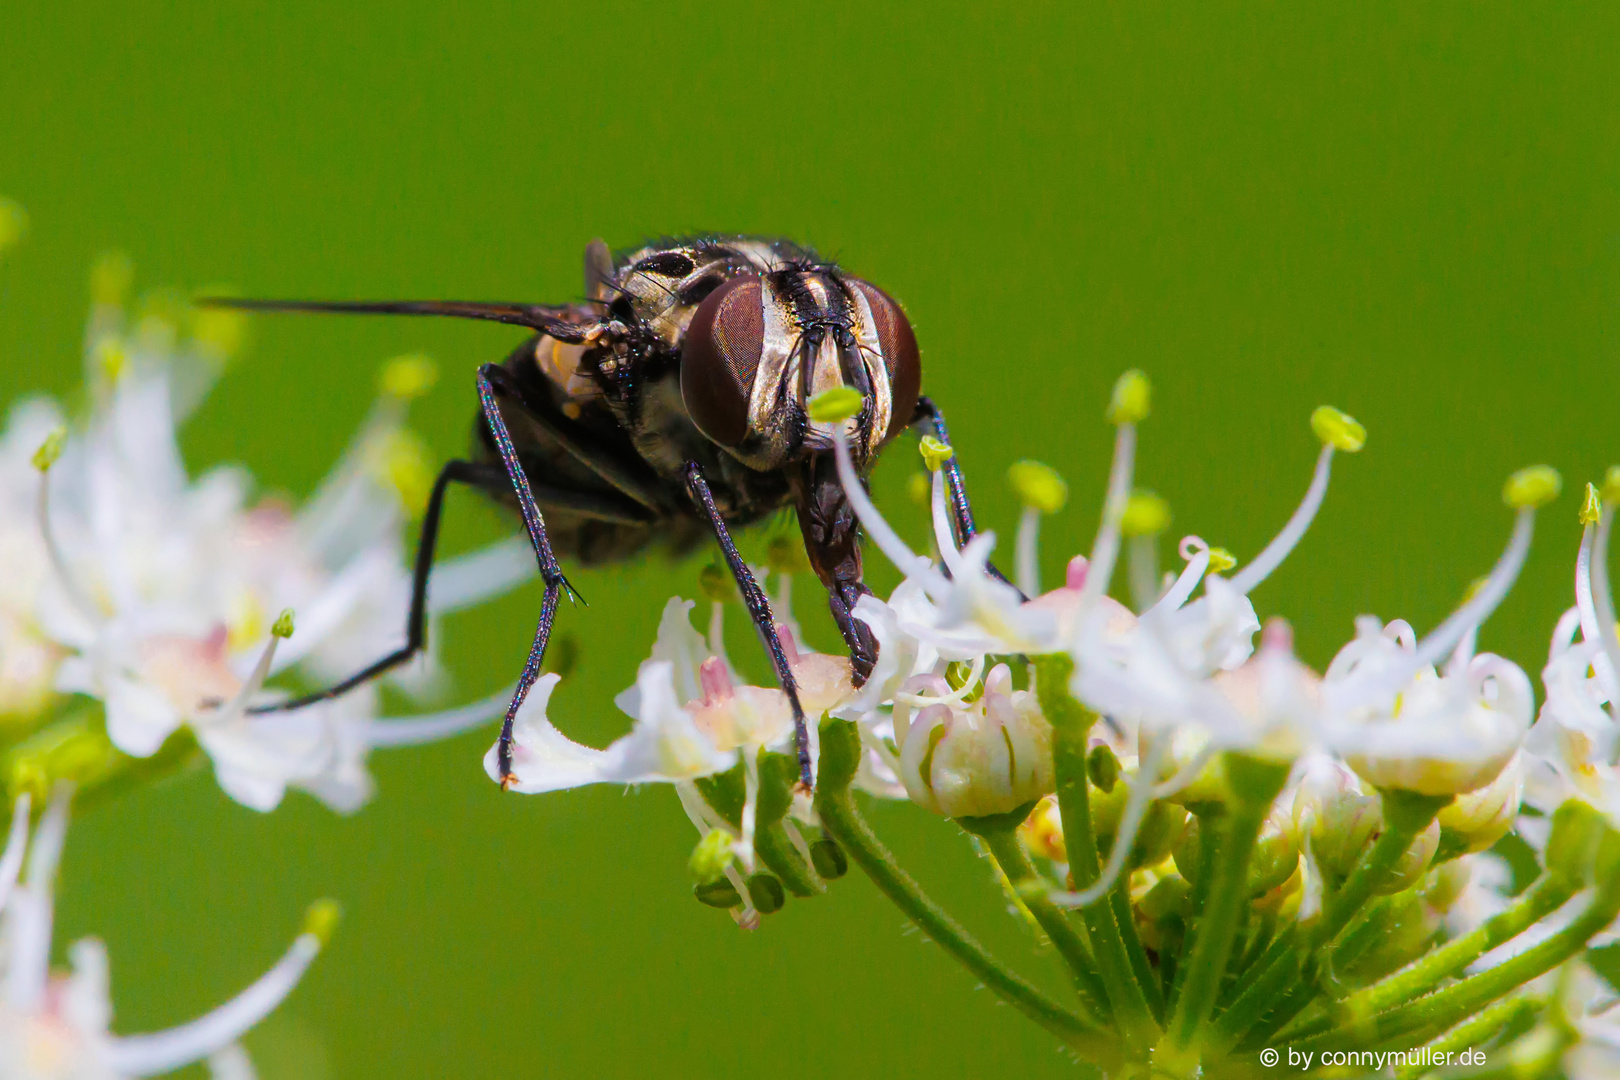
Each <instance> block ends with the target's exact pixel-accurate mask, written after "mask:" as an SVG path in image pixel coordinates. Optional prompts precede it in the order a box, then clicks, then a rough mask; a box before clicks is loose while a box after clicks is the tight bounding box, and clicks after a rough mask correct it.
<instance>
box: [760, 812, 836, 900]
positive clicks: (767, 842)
mask: <svg viewBox="0 0 1620 1080" xmlns="http://www.w3.org/2000/svg"><path fill="white" fill-rule="evenodd" d="M754 854H755V855H758V856H759V861H760V862H762V863H764V864H765V867H766V869H768V870H769V871H770V872H771V873H773V874H775V875H776V876H777V877H779V878H781V879H782V884H784V885H786V886H787V890H788V892H790V893H792V894H793V895H794V896H814V895H816V894H817V893H821V892H826V891H827V887H826V886H825V885H823V884H822V883H821V882H819V881H817V880H816V878H815V877H814V876H813V875H812V874H811V872H810V867H808V866H807V865H805V861H804V859H803V858H802V857H801V856H800V855H799V852H798V849H797V848H795V847H794V846H793V841H792V840H789V839H788V834H787V830H786V829H785V828H783V827H782V823H781V822H780V821H777V822H773V823H772V824H770V825H767V826H765V827H764V828H762V829H758V830H757V831H755V833H754Z"/></svg>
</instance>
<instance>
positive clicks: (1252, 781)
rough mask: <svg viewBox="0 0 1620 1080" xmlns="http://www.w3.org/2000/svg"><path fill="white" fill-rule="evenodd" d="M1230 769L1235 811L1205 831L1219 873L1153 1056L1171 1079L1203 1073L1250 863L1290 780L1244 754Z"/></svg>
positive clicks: (1231, 760) (1234, 757) (1232, 758)
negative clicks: (1203, 1042)
mask: <svg viewBox="0 0 1620 1080" xmlns="http://www.w3.org/2000/svg"><path fill="white" fill-rule="evenodd" d="M1226 768H1227V776H1228V778H1229V779H1230V782H1231V788H1232V790H1233V792H1234V793H1240V794H1238V796H1237V798H1235V799H1234V801H1233V803H1232V804H1231V806H1230V807H1229V809H1228V812H1227V814H1226V819H1225V822H1224V824H1223V827H1222V828H1221V829H1219V830H1214V829H1210V830H1207V831H1206V830H1204V829H1202V828H1201V829H1200V832H1199V839H1200V842H1201V843H1204V844H1218V845H1219V848H1218V850H1217V851H1216V854H1215V857H1214V874H1213V876H1212V878H1211V880H1210V883H1209V894H1208V899H1207V900H1206V901H1205V903H1204V911H1203V914H1202V915H1201V916H1199V919H1198V924H1197V927H1196V928H1195V930H1194V932H1193V933H1194V938H1193V946H1192V949H1191V951H1190V952H1189V954H1188V959H1187V964H1186V967H1187V973H1186V976H1185V977H1184V978H1183V980H1182V986H1181V993H1180V994H1179V995H1177V997H1176V1009H1175V1012H1174V1013H1173V1014H1172V1015H1171V1017H1170V1023H1169V1025H1168V1026H1167V1028H1166V1030H1165V1037H1164V1040H1163V1041H1162V1042H1161V1043H1160V1045H1159V1046H1158V1047H1156V1048H1155V1049H1154V1051H1153V1064H1154V1068H1155V1069H1158V1070H1162V1071H1164V1072H1166V1073H1170V1074H1188V1075H1190V1074H1192V1073H1193V1072H1194V1071H1196V1069H1197V1065H1198V1060H1199V1057H1200V1052H1199V1051H1200V1047H1199V1037H1200V1035H1201V1034H1202V1033H1203V1029H1204V1027H1205V1025H1206V1024H1207V1023H1208V1021H1209V1017H1210V1013H1211V1012H1213V1011H1214V1008H1215V999H1216V998H1217V997H1218V996H1219V995H1220V989H1221V980H1222V979H1223V978H1224V977H1225V975H1226V967H1227V963H1228V962H1229V961H1230V960H1231V955H1232V942H1233V941H1234V940H1235V939H1236V937H1237V931H1238V926H1239V924H1240V923H1241V922H1242V921H1243V914H1244V908H1245V907H1246V905H1247V904H1248V903H1249V860H1250V857H1251V856H1252V855H1253V854H1254V846H1255V844H1256V843H1257V842H1258V841H1259V839H1260V829H1261V826H1263V825H1264V824H1265V821H1266V815H1267V814H1269V813H1270V812H1271V800H1272V799H1273V798H1275V797H1276V795H1277V792H1279V791H1281V790H1282V786H1283V784H1284V783H1285V782H1286V781H1287V779H1288V765H1287V764H1277V763H1274V762H1267V761H1260V760H1258V759H1254V758H1249V757H1245V756H1242V755H1238V754H1227V755H1226ZM1206 820H1207V819H1206ZM1200 824H1202V822H1201V823H1200Z"/></svg>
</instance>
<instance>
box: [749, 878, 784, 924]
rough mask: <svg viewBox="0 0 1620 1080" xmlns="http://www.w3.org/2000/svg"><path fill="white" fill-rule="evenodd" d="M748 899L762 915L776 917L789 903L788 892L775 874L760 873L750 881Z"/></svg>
mask: <svg viewBox="0 0 1620 1080" xmlns="http://www.w3.org/2000/svg"><path fill="white" fill-rule="evenodd" d="M748 898H749V899H750V900H752V901H753V902H754V907H755V908H757V909H758V910H759V913H760V914H761V915H774V914H776V913H777V912H778V911H781V910H782V905H783V904H785V903H787V892H786V890H784V889H783V888H782V882H781V880H780V879H779V878H777V876H776V875H775V874H767V873H765V872H764V871H760V872H759V873H757V874H755V875H754V876H753V877H751V878H749V879H748Z"/></svg>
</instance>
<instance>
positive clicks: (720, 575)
mask: <svg viewBox="0 0 1620 1080" xmlns="http://www.w3.org/2000/svg"><path fill="white" fill-rule="evenodd" d="M698 589H699V591H701V592H702V593H703V595H704V596H706V597H708V598H709V599H710V600H712V601H714V602H715V603H717V604H726V603H730V602H731V601H733V600H735V599H737V583H736V582H735V581H733V580H732V579H731V575H730V574H728V573H727V572H726V571H724V570H722V569H721V568H720V567H718V566H716V565H715V564H714V563H709V564H708V565H707V566H705V567H704V568H703V569H701V570H699V571H698Z"/></svg>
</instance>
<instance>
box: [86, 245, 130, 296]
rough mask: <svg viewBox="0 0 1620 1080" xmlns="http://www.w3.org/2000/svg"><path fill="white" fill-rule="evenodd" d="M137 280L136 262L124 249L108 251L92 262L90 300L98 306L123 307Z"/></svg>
mask: <svg viewBox="0 0 1620 1080" xmlns="http://www.w3.org/2000/svg"><path fill="white" fill-rule="evenodd" d="M134 281H135V264H134V263H132V262H130V261H129V256H128V255H125V254H124V253H123V252H122V251H108V252H105V253H103V254H101V255H99V256H97V257H96V261H95V262H93V263H91V264H90V301H91V302H92V303H94V304H95V305H96V306H97V307H123V306H124V301H125V299H127V298H128V296H129V287H130V285H131V284H133V283H134Z"/></svg>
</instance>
